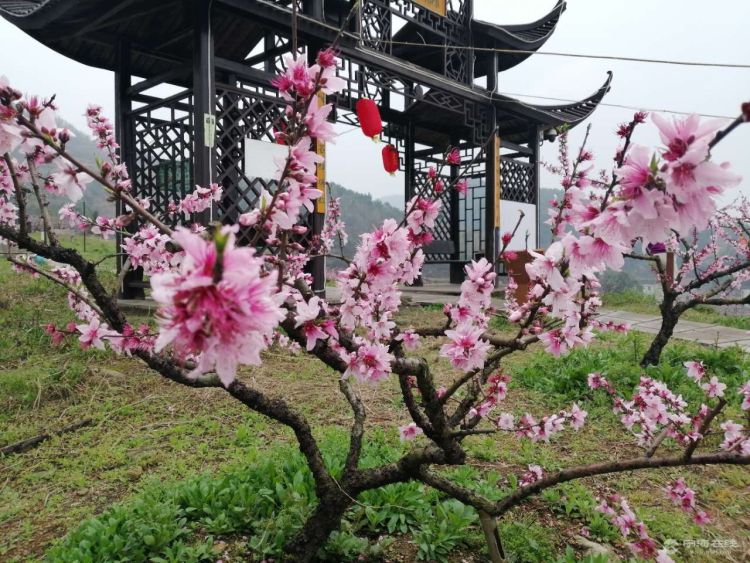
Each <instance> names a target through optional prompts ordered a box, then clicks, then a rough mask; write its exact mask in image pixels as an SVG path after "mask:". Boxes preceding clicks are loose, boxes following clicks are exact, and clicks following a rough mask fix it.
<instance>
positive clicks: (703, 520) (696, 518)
mask: <svg viewBox="0 0 750 563" xmlns="http://www.w3.org/2000/svg"><path fill="white" fill-rule="evenodd" d="M666 493H667V496H669V499H670V500H671V501H672V502H673V503H674V504H676V505H677V506H679V507H680V508H681V509H682V510H684V511H685V512H689V513H691V514H692V515H693V522H695V523H696V524H698V525H699V526H705V525H706V524H709V523H710V522H711V518H709V516H708V514H706V512H705V511H703V510H700V509H699V508H698V507H697V506H696V505H695V491H694V490H693V489H691V488H690V487H688V486H687V484H686V483H685V480H684V479H683V478H682V477H680V478H679V479H677V480H676V481H674V482H672V483H670V484H669V485H667V487H666Z"/></svg>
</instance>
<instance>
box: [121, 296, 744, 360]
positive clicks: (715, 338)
mask: <svg viewBox="0 0 750 563" xmlns="http://www.w3.org/2000/svg"><path fill="white" fill-rule="evenodd" d="M402 290H403V292H404V301H405V302H411V303H413V304H416V305H442V304H443V303H446V302H453V301H455V300H456V298H457V297H458V295H459V294H460V289H459V286H457V285H451V284H430V285H428V286H426V287H404V288H402ZM326 294H327V297H328V299H329V300H331V301H332V302H335V301H337V300H338V290H337V288H335V287H328V288H326ZM502 301H503V297H502V292H497V297H495V298H493V302H494V304H495V305H496V306H498V307H501V306H502V304H503V303H502ZM121 303H122V304H123V305H124V306H126V307H130V308H133V309H138V310H141V311H153V310H154V309H155V307H154V303H153V301H150V300H145V301H125V302H121ZM600 319H601V320H603V321H610V320H611V321H615V322H627V323H629V324H630V326H631V328H632V329H633V330H637V331H640V332H645V333H648V334H656V333H657V332H658V331H659V326H660V325H661V317H659V316H658V315H644V314H641V313H630V312H627V311H608V310H602V312H601V315H600ZM673 338H676V339H680V340H689V341H692V342H698V343H700V344H707V345H711V346H718V347H720V348H725V347H728V346H735V345H736V346H740V347H741V348H743V349H744V350H746V351H748V352H750V331H747V330H741V329H737V328H729V327H725V326H720V325H712V324H705V323H696V322H693V321H684V320H682V321H680V322H679V323H678V325H677V327H676V328H675V332H674V335H673Z"/></svg>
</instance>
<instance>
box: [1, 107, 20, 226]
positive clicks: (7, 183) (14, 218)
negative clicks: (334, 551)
mask: <svg viewBox="0 0 750 563" xmlns="http://www.w3.org/2000/svg"><path fill="white" fill-rule="evenodd" d="M1 128H2V120H0V135H2V129H1ZM0 142H2V141H1V140H0ZM0 154H2V147H0ZM14 191H15V190H14V187H13V181H12V179H11V177H10V172H9V171H8V167H7V164H6V163H5V160H4V159H0V225H10V226H14V225H15V224H16V223H17V222H18V208H17V207H16V206H15V205H14V204H13V201H12V200H11V198H12V196H13V194H14Z"/></svg>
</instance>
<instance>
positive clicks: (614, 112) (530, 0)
mask: <svg viewBox="0 0 750 563" xmlns="http://www.w3.org/2000/svg"><path fill="white" fill-rule="evenodd" d="M554 3H555V0H476V1H475V17H476V18H477V19H482V20H485V21H490V22H494V23H498V24H512V23H524V22H528V21H533V20H535V19H537V18H539V17H541V16H542V15H544V14H546V13H547V12H548V11H549V9H551V8H552V6H553V5H554ZM749 21H750V1H749V0H713V1H712V2H705V1H703V0H658V1H654V0H607V1H602V0H569V2H568V9H567V11H566V12H565V13H564V14H563V16H562V19H561V20H560V23H559V25H558V28H557V30H556V32H555V33H554V35H553V36H552V38H551V39H550V40H549V41H548V42H547V44H546V45H545V46H544V47H543V50H546V51H558V52H570V53H582V54H598V55H616V56H626V57H643V58H658V59H675V60H686V61H705V62H719V63H745V64H746V63H750V40H748V22H749ZM607 70H612V71H613V72H614V82H613V86H612V90H611V92H610V93H609V95H608V96H607V97H606V98H605V102H609V103H613V104H621V105H628V106H635V107H639V108H645V109H662V110H676V111H686V112H696V113H704V114H716V115H725V116H735V115H737V114H738V113H739V105H740V103H741V102H742V101H743V100H744V101H748V100H750V69H726V68H704V67H682V66H668V65H661V64H644V63H631V62H619V61H603V60H593V59H575V58H563V57H552V56H543V55H537V56H534V57H531V58H530V59H528V60H527V61H525V62H524V63H522V64H521V65H519V66H517V67H515V68H513V69H511V70H509V71H506V72H504V73H502V74H501V75H500V81H499V89H500V91H501V92H503V93H511V94H526V95H538V96H553V97H560V98H570V99H580V98H584V97H586V96H588V95H589V94H590V93H592V92H593V91H595V90H596V89H597V88H598V87H599V86H600V85H601V84H602V82H603V81H604V79H605V77H606V71H607ZM3 74H4V75H7V76H8V77H9V78H10V79H11V82H12V84H13V85H14V86H16V87H17V88H19V89H21V90H24V91H26V92H31V93H38V94H43V95H48V94H50V93H53V92H54V93H57V96H58V102H59V105H60V107H61V114H62V115H63V116H64V117H65V118H66V119H68V120H69V121H71V122H73V123H74V124H75V126H76V127H79V128H83V127H84V126H85V121H84V119H83V117H82V113H83V111H84V109H85V107H86V104H87V103H88V102H95V103H99V104H101V105H102V106H104V108H105V109H106V110H107V112H108V113H109V114H110V115H111V114H112V108H113V99H112V88H113V77H112V73H110V72H107V71H103V70H99V69H94V68H90V67H86V66H84V65H81V64H79V63H76V62H74V61H71V60H69V59H66V58H65V57H63V56H62V55H59V54H57V53H55V52H54V51H52V50H50V49H47V48H46V47H44V46H42V45H41V44H39V43H37V42H36V41H34V40H33V39H31V38H29V37H28V36H26V35H25V34H23V33H22V32H21V31H19V30H18V29H17V28H15V27H13V26H12V25H11V24H9V23H7V22H6V21H5V20H2V19H0V75H3ZM525 99H527V100H528V101H531V102H534V103H540V104H552V103H555V102H551V101H545V100H538V99H534V98H525ZM632 113H633V112H632V110H627V109H619V108H609V107H600V108H599V109H598V110H597V112H596V113H595V114H594V116H593V117H592V118H591V120H590V121H591V123H592V124H593V128H594V129H593V132H592V137H591V145H590V146H591V147H592V149H593V150H594V153H595V155H596V156H597V162H598V163H599V164H600V165H601V166H608V164H609V162H610V159H611V155H612V154H613V152H614V149H615V146H616V144H617V142H616V139H615V137H614V135H613V134H612V132H613V131H614V129H615V127H616V126H617V124H618V123H620V122H622V121H626V120H627V119H628V118H629V117H630V116H631V115H632ZM583 129H584V127H580V126H579V128H578V129H577V130H576V133H575V135H574V139H576V138H579V137H580V134H581V133H582V132H583ZM342 131H345V129H342ZM638 141H639V142H642V143H644V144H649V143H656V142H657V137H656V135H655V134H654V132H653V127H652V126H649V127H648V130H647V128H643V130H642V131H641V133H640V134H639V138H638ZM749 147H750V125H745V126H743V127H741V130H740V131H738V132H737V133H735V134H733V135H732V136H731V137H729V138H728V139H727V140H726V141H724V142H723V143H722V145H720V146H719V148H718V149H717V150H716V151H715V156H716V158H717V159H721V160H731V161H732V162H733V164H734V166H735V168H736V169H737V170H738V171H739V172H740V173H741V174H742V175H743V176H744V177H745V178H747V180H745V181H744V182H743V187H742V189H743V190H744V193H746V194H748V195H750V158H749V157H750V149H749ZM379 152H380V147H379V146H377V145H374V144H373V143H372V142H371V141H369V140H368V139H365V138H364V137H363V136H362V135H361V133H358V132H352V133H348V134H346V135H345V136H344V137H342V138H341V139H340V141H339V143H338V145H337V146H336V147H331V149H330V150H329V153H328V154H329V162H328V172H329V179H330V180H333V181H336V182H340V183H341V184H344V185H345V186H347V187H349V188H351V189H355V190H357V191H362V192H371V193H373V194H374V195H375V196H381V195H392V194H395V193H401V191H402V189H403V187H402V183H401V182H402V181H401V179H400V178H399V177H397V178H391V177H389V176H388V175H387V174H385V172H383V170H382V167H381V165H380V156H379ZM543 156H544V157H545V158H546V159H554V157H555V152H554V149H553V148H552V147H551V145H549V144H548V143H546V144H545V149H544V151H543ZM554 182H555V181H554V180H553V179H551V178H545V179H544V185H545V186H549V187H551V186H553V185H554ZM733 195H734V194H733Z"/></svg>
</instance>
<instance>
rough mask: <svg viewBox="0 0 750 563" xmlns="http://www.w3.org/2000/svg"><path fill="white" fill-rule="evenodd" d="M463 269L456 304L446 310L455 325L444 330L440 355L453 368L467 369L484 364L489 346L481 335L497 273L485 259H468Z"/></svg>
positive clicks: (478, 367)
mask: <svg viewBox="0 0 750 563" xmlns="http://www.w3.org/2000/svg"><path fill="white" fill-rule="evenodd" d="M465 271H466V280H465V281H464V282H463V283H462V284H461V295H460V297H459V300H458V303H457V305H455V306H448V307H447V309H446V311H447V314H448V316H449V317H450V319H451V322H452V325H453V327H454V328H452V329H451V330H447V331H445V336H447V337H448V342H447V343H446V344H444V345H443V346H442V347H441V348H440V355H441V356H443V357H445V358H448V360H449V361H450V362H451V365H452V366H453V367H455V368H458V369H460V370H463V371H466V372H469V371H473V370H476V369H481V368H482V367H484V362H485V359H486V358H487V353H488V352H489V350H490V348H491V346H490V344H489V342H487V341H486V340H484V339H482V335H483V334H484V332H485V330H486V328H487V324H488V314H489V312H490V311H491V309H492V291H493V290H494V288H495V279H496V278H497V274H496V273H495V271H494V266H493V264H491V263H490V262H488V261H487V259H486V258H482V259H480V260H478V261H473V262H471V263H470V264H469V265H467V266H466V268H465Z"/></svg>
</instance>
